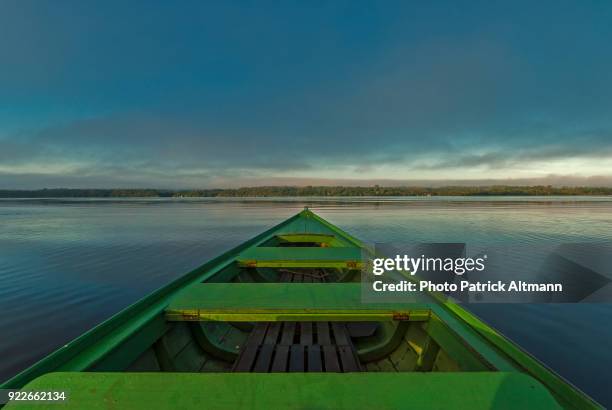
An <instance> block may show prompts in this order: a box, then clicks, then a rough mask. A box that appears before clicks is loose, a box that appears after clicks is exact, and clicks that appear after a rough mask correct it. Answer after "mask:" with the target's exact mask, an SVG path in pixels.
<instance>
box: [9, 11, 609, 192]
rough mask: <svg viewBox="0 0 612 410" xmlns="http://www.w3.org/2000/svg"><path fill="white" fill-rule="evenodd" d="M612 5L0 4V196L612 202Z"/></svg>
mask: <svg viewBox="0 0 612 410" xmlns="http://www.w3.org/2000/svg"><path fill="white" fill-rule="evenodd" d="M611 21H612V2H606V1H586V0H585V1H550V2H549V1H539V2H532V1H525V2H522V1H507V2H491V1H483V2H476V1H466V2H457V1H448V2H442V1H434V2H423V1H418V2H417V1H414V2H411V1H391V0H385V1H356V0H353V1H339V0H338V1H333V2H331V1H330V2H323V1H302V2H292V1H274V2H268V1H243V2H236V1H180V2H168V1H153V0H149V1H137V0H135V1H129V2H125V1H112V0H110V1H109V0H105V1H91V0H83V1H81V0H79V1H69V0H60V1H46V0H1V1H0V189H2V188H9V189H32V188H44V187H49V188H51V187H75V188H84V187H95V188H113V187H134V188H138V187H152V188H170V189H172V188H174V189H179V188H213V187H237V186H256V185H279V184H283V185H294V184H297V185H306V184H315V185H318V184H345V185H368V184H373V183H379V184H381V183H382V184H386V185H401V184H419V185H444V184H468V185H469V184H484V183H507V184H534V183H538V184H539V183H552V184H554V185H605V186H612V24H610V22H611Z"/></svg>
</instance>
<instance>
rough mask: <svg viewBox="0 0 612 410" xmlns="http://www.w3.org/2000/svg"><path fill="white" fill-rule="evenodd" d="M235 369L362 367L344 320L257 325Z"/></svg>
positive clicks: (349, 369) (343, 369)
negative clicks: (341, 321)
mask: <svg viewBox="0 0 612 410" xmlns="http://www.w3.org/2000/svg"><path fill="white" fill-rule="evenodd" d="M332 329H333V330H332ZM233 371H235V372H257V373H268V372H359V371H362V368H361V365H360V363H359V359H358V357H357V354H356V352H355V348H354V346H353V344H352V342H351V340H350V337H349V334H348V330H347V328H346V325H345V324H344V323H337V322H334V323H329V322H317V323H312V322H299V323H295V322H274V323H258V324H257V325H256V326H255V328H254V329H253V331H252V332H251V335H250V336H249V338H248V340H247V342H246V344H245V346H244V347H243V349H242V350H241V352H240V355H239V357H238V359H237V360H236V362H235V364H234V367H233Z"/></svg>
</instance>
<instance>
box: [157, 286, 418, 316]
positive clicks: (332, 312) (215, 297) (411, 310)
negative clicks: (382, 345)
mask: <svg viewBox="0 0 612 410" xmlns="http://www.w3.org/2000/svg"><path fill="white" fill-rule="evenodd" d="M290 314H291V315H292V317H293V316H294V315H295V317H297V318H298V319H297V320H301V319H300V317H302V318H303V319H304V320H308V318H314V319H313V320H326V319H327V320H331V319H329V318H330V317H334V318H335V317H338V318H343V316H342V315H344V317H346V320H356V321H359V320H361V319H359V318H360V317H365V318H366V320H367V317H368V315H371V318H372V319H371V320H380V319H387V320H388V319H393V318H402V320H417V321H418V320H427V319H428V318H429V306H428V305H415V304H410V305H408V304H400V303H389V304H387V303H385V304H381V303H365V302H363V301H362V300H361V285H360V284H359V283H326V284H323V283H299V284H298V283H291V284H288V283H264V284H250V283H240V284H238V283H232V284H223V283H203V284H199V285H195V286H191V287H189V288H188V289H186V290H185V291H184V292H183V293H181V294H180V295H179V296H177V297H176V298H175V299H173V300H172V301H171V302H170V304H169V306H168V308H167V309H166V317H167V318H168V320H179V321H182V320H187V321H189V320H193V321H197V320H228V321H232V320H236V321H247V320H248V321H279V320H280V321H286V320H292V319H289V316H288V315H290ZM351 316H355V317H353V318H351Z"/></svg>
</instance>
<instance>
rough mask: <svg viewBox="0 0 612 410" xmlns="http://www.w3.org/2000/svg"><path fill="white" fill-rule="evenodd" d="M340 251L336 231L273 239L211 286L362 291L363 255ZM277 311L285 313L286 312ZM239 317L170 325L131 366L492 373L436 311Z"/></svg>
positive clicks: (217, 277)
mask: <svg viewBox="0 0 612 410" xmlns="http://www.w3.org/2000/svg"><path fill="white" fill-rule="evenodd" d="M342 245H343V243H342V242H341V241H338V240H337V238H336V236H334V235H331V234H303V233H298V234H283V235H275V236H273V237H272V238H270V239H269V240H267V241H265V242H263V243H262V244H261V245H260V246H258V247H255V248H253V249H251V250H249V251H247V252H245V253H243V254H242V255H241V256H240V257H239V258H237V259H236V260H235V261H234V263H231V264H229V265H228V266H227V267H225V268H224V269H222V270H221V271H219V272H218V274H217V275H215V276H214V277H212V278H210V279H209V280H208V281H207V283H231V284H251V285H254V286H258V285H259V287H258V288H257V289H259V290H256V291H258V292H261V289H262V288H261V285H262V284H264V283H265V284H274V283H278V284H282V288H283V289H285V291H284V293H283V294H282V295H278V296H277V299H283V298H291V297H292V294H291V289H299V288H300V287H304V286H308V287H309V288H310V289H317V288H319V287H326V286H329V285H330V284H342V283H346V284H347V286H350V285H349V284H350V283H353V284H354V285H357V282H359V280H360V277H361V270H360V269H359V264H360V263H361V262H360V260H361V255H360V250H359V249H358V248H355V247H346V246H342ZM292 252H293V253H292ZM307 284H308V285H307ZM279 286H280V285H279ZM340 286H341V285H340ZM352 287H354V286H352ZM225 292H226V298H232V292H231V287H229V286H228V288H226V291H225ZM221 305H222V303H221ZM219 307H222V306H219ZM253 307H255V305H253ZM275 311H276V312H280V313H282V306H281V307H280V308H277V309H276V310H275ZM235 312H244V316H245V317H246V316H248V315H249V313H250V312H249V309H248V308H244V309H238V310H235ZM235 316H237V317H236V318H232V321H222V320H200V319H201V318H198V319H197V320H186V321H183V320H176V321H174V320H169V321H168V329H167V331H166V332H165V333H164V334H163V336H162V337H160V338H159V339H158V340H156V341H155V343H153V344H152V345H151V346H150V347H149V348H148V349H146V351H144V352H143V353H142V354H141V355H140V356H139V357H138V358H136V359H135V360H134V361H133V363H131V364H130V365H129V366H127V367H126V369H125V370H126V371H130V372H136V371H144V372H151V371H170V372H256V373H267V372H453V371H482V370H487V369H490V368H491V366H490V365H489V364H488V363H487V362H486V361H484V360H482V359H481V358H480V357H479V356H478V355H477V354H476V352H473V351H470V349H469V347H468V346H467V345H466V344H464V343H461V342H460V340H458V339H457V335H454V334H453V333H452V331H451V330H450V329H448V328H446V327H445V326H444V324H443V323H442V321H440V320H439V319H438V318H436V317H435V316H432V315H431V313H430V312H428V313H427V314H426V315H422V316H420V317H417V318H416V319H415V320H393V319H390V320H382V321H380V320H377V321H363V320H355V319H356V318H352V317H347V319H348V320H344V321H343V320H326V318H325V317H324V315H323V316H321V315H319V316H316V317H312V318H306V319H310V320H298V321H287V320H282V319H279V320H275V321H257V322H253V321H247V320H241V318H240V313H237V314H236V315H235ZM279 316H282V315H280V314H279ZM167 318H168V317H167ZM275 319H276V318H275ZM400 319H401V318H400Z"/></svg>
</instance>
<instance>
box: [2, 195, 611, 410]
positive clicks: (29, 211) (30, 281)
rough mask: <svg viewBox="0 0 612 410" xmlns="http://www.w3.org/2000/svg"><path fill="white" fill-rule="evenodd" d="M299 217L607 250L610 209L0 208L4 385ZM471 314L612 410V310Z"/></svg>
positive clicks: (477, 240)
mask: <svg viewBox="0 0 612 410" xmlns="http://www.w3.org/2000/svg"><path fill="white" fill-rule="evenodd" d="M305 205H308V206H309V207H310V208H311V209H313V210H314V211H315V212H317V213H319V214H320V215H321V216H323V217H324V218H326V219H328V220H329V221H330V222H332V223H334V224H336V225H338V226H340V227H341V228H343V229H345V230H346V231H348V232H349V233H351V234H353V235H355V236H357V237H358V238H360V239H362V240H365V241H371V242H466V243H468V244H470V243H474V244H497V243H499V244H521V245H529V244H533V245H534V246H540V245H542V244H549V245H551V244H552V245H555V244H563V243H568V242H590V241H594V242H598V243H601V242H605V243H611V242H612V198H584V197H582V198H512V199H511V200H509V199H508V198H445V199H426V198H401V199H399V198H397V199H394V198H390V199H384V200H380V199H368V198H359V199H354V198H335V199H329V198H321V199H306V200H304V199H283V198H277V199H266V200H244V199H240V200H225V201H222V200H218V199H208V200H207V199H193V200H191V199H189V200H187V199H184V200H179V199H174V200H173V199H128V200H104V199H91V200H83V199H79V200H68V199H48V200H0V312H2V314H1V315H0V335H1V336H0V358H1V360H0V380H5V379H7V378H9V377H11V376H12V375H14V374H15V373H17V372H18V371H20V370H22V369H24V368H25V367H27V366H28V365H30V364H32V363H34V362H35V361H36V360H38V359H40V358H42V357H43V356H45V355H46V354H48V353H49V352H51V351H53V350H54V349H56V348H57V347H58V346H61V345H62V344H65V343H66V342H68V341H70V340H71V339H73V338H74V337H76V336H78V335H80V334H81V333H83V332H84V331H86V330H88V329H89V328H91V327H92V326H94V325H95V324H97V323H99V322H101V321H102V320H104V319H106V318H108V317H109V316H111V315H112V314H114V313H116V312H117V311H119V310H121V309H122V308H124V307H126V306H128V305H130V304H131V303H133V302H135V301H136V300H138V299H139V298H141V297H143V296H145V295H147V294H148V293H149V292H151V291H152V290H154V289H156V288H158V287H160V286H162V285H164V284H166V283H168V282H169V281H171V280H173V279H175V278H177V277H179V276H180V275H182V274H184V273H186V272H187V271H189V270H191V269H193V268H195V267H197V266H198V265H200V264H202V263H203V262H205V261H206V260H208V259H210V258H212V257H214V256H216V255H218V254H219V253H220V252H222V251H224V250H227V249H229V248H231V247H233V246H235V245H238V244H239V243H241V242H243V241H245V240H246V239H248V238H250V237H252V236H254V235H256V234H258V233H260V232H261V231H263V230H264V229H267V228H269V227H271V226H272V225H274V224H276V223H278V222H281V221H282V220H284V219H286V218H287V217H289V216H291V215H293V214H294V213H296V212H298V211H299V210H300V209H302V208H303V207H304V206H305ZM607 273H608V274H609V273H610V272H607ZM470 308H471V309H472V310H473V311H475V312H476V313H477V314H478V315H480V316H481V317H482V318H483V319H484V320H486V321H487V322H489V323H491V324H492V325H493V326H495V327H496V328H497V329H499V330H500V331H501V332H503V333H504V334H506V335H507V336H508V337H509V338H511V339H512V340H514V341H516V342H517V343H519V344H520V345H521V346H523V347H524V348H525V349H526V350H528V351H529V352H531V353H532V354H533V355H535V356H536V357H538V358H539V359H540V360H542V361H543V362H545V363H546V364H547V365H549V366H550V367H552V368H553V369H555V370H556V371H557V372H558V373H560V374H561V375H562V376H564V377H565V378H567V379H568V380H570V381H571V382H573V383H574V384H576V385H577V386H579V387H580V388H582V389H583V390H584V391H586V392H587V393H589V394H590V395H592V396H593V397H594V398H596V399H597V400H599V401H600V402H601V403H602V404H604V405H606V406H608V407H612V389H610V388H609V386H610V383H609V376H606V375H607V374H608V373H610V369H612V354H610V350H609V349H610V346H612V326H610V324H611V323H612V304H579V305H577V304H565V305H527V304H513V305H485V304H476V305H471V306H470Z"/></svg>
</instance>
